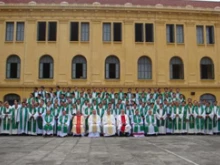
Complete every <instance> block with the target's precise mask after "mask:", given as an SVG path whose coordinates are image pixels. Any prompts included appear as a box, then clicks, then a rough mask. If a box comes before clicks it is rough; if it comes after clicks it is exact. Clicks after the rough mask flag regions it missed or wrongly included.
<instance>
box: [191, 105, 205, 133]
mask: <svg viewBox="0 0 220 165" xmlns="http://www.w3.org/2000/svg"><path fill="white" fill-rule="evenodd" d="M205 116H206V112H205V108H203V107H202V106H201V103H197V106H195V108H194V117H195V133H196V134H204V133H205Z"/></svg>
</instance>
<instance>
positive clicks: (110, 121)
mask: <svg viewBox="0 0 220 165" xmlns="http://www.w3.org/2000/svg"><path fill="white" fill-rule="evenodd" d="M106 117H107V124H108V125H112V120H111V115H106ZM108 133H109V134H110V135H112V134H113V128H112V127H110V126H108Z"/></svg>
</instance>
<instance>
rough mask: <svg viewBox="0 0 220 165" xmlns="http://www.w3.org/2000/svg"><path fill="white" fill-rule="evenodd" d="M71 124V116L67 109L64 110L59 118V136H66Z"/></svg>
mask: <svg viewBox="0 0 220 165" xmlns="http://www.w3.org/2000/svg"><path fill="white" fill-rule="evenodd" d="M69 124H70V116H69V115H68V114H66V111H63V112H62V115H60V116H59V118H58V126H57V131H58V132H57V136H60V137H64V136H67V135H68V130H69Z"/></svg>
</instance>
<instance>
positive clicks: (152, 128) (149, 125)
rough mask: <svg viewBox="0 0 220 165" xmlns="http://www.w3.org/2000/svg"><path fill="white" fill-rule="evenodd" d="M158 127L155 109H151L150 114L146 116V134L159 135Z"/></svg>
mask: <svg viewBox="0 0 220 165" xmlns="http://www.w3.org/2000/svg"><path fill="white" fill-rule="evenodd" d="M157 133H158V127H157V120H156V117H155V115H154V114H153V111H152V110H151V109H149V111H148V114H147V115H146V117H145V134H146V135H157Z"/></svg>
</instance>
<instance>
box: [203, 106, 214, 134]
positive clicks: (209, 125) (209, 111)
mask: <svg viewBox="0 0 220 165" xmlns="http://www.w3.org/2000/svg"><path fill="white" fill-rule="evenodd" d="M205 113H206V118H205V133H206V134H209V135H212V134H213V130H212V129H213V116H214V113H213V108H212V106H211V105H210V103H209V102H207V103H206V108H205Z"/></svg>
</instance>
